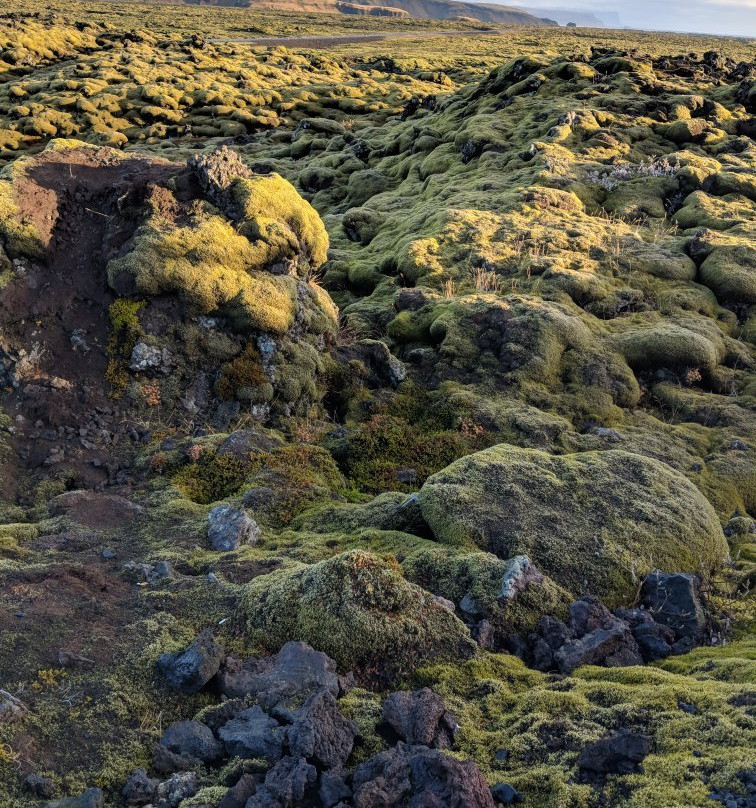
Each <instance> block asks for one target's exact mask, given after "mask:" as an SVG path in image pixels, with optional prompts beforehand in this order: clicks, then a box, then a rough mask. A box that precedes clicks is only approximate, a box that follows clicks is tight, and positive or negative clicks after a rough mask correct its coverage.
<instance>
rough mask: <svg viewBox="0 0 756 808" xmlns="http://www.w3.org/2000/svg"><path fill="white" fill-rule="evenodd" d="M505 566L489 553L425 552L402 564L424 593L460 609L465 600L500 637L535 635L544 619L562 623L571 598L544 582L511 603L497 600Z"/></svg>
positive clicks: (562, 590) (502, 561)
mask: <svg viewBox="0 0 756 808" xmlns="http://www.w3.org/2000/svg"><path fill="white" fill-rule="evenodd" d="M508 566H509V564H508V562H507V561H505V560H502V559H500V558H497V557H496V556H495V555H492V554H490V553H465V552H458V553H454V552H453V551H452V552H450V551H449V548H444V549H443V550H442V549H433V550H424V551H421V552H419V553H414V554H411V555H409V557H407V558H406V560H405V561H403V562H402V567H403V569H404V574H405V576H406V577H407V578H408V579H409V580H410V581H413V582H414V583H416V584H419V585H420V586H422V587H423V588H424V589H427V590H429V591H430V592H433V593H434V594H436V595H441V596H442V597H444V598H446V599H447V600H451V601H452V602H454V603H456V604H458V605H459V603H460V602H461V601H462V599H463V598H465V597H468V598H470V599H472V601H473V602H474V603H475V607H476V609H477V610H478V611H479V612H480V614H485V615H486V618H487V619H488V620H489V621H490V622H491V624H492V625H493V626H494V628H495V629H496V630H497V631H498V632H499V633H500V636H507V635H509V634H512V633H517V634H526V633H528V632H530V631H533V630H534V629H535V627H536V625H537V624H538V622H539V620H540V619H541V617H542V616H543V615H545V614H548V615H551V616H556V617H562V618H566V616H567V607H568V606H569V604H570V602H571V601H572V596H571V595H570V594H569V593H568V592H566V591H565V590H564V589H562V588H561V587H560V586H558V585H557V584H555V583H554V582H553V581H551V580H549V579H548V578H545V579H544V580H543V581H542V582H540V583H533V584H529V585H528V586H527V587H526V588H525V589H524V590H523V591H522V592H519V593H518V594H517V596H516V597H515V598H513V599H511V600H504V599H500V595H501V588H502V581H503V579H504V574H505V572H506V571H507V568H508Z"/></svg>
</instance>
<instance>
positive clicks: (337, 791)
mask: <svg viewBox="0 0 756 808" xmlns="http://www.w3.org/2000/svg"><path fill="white" fill-rule="evenodd" d="M318 796H319V797H320V801H321V802H322V803H323V808H333V806H334V805H336V804H337V803H339V802H341V801H342V800H348V799H349V798H350V797H351V796H352V789H351V788H349V786H348V785H347V784H346V783H345V782H344V779H343V778H342V777H340V776H339V775H338V774H334V773H333V772H323V774H321V775H320V787H319V788H318Z"/></svg>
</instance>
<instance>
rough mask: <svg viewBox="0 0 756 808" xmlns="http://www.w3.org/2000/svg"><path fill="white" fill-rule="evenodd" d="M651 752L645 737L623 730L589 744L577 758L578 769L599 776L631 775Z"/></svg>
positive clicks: (649, 743) (649, 744)
mask: <svg viewBox="0 0 756 808" xmlns="http://www.w3.org/2000/svg"><path fill="white" fill-rule="evenodd" d="M650 750H651V742H650V741H649V739H648V737H646V736H645V735H640V734H639V733H637V732H630V731H629V730H625V731H622V732H618V733H617V734H616V735H612V736H610V737H609V738H602V739H601V740H599V741H596V742H595V743H592V744H589V745H588V746H587V747H586V748H585V749H584V750H583V751H582V753H581V755H580V757H579V758H578V763H577V765H578V768H580V769H583V770H586V771H590V772H596V773H600V774H631V773H632V772H635V771H638V767H639V766H640V764H641V762H642V761H643V759H644V758H645V757H646V755H647V754H648V753H649V752H650Z"/></svg>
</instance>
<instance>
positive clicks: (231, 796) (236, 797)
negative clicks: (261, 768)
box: [218, 774, 259, 808]
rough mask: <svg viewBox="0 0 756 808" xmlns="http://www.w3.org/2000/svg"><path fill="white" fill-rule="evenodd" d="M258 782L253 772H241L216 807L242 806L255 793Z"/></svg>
mask: <svg viewBox="0 0 756 808" xmlns="http://www.w3.org/2000/svg"><path fill="white" fill-rule="evenodd" d="M258 782H259V781H258V778H257V777H255V775H254V774H243V775H242V776H241V777H240V778H239V779H238V780H237V782H236V783H235V784H234V785H233V786H231V788H229V790H228V791H227V792H226V793H225V794H224V795H223V798H222V799H221V801H220V802H219V803H218V808H244V806H245V805H246V804H247V800H248V799H249V798H250V797H251V796H252V795H253V794H254V793H255V789H256V788H257V783H258Z"/></svg>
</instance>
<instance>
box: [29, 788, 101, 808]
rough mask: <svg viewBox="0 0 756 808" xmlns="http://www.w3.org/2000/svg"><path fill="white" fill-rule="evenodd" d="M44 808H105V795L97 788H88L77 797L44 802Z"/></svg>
mask: <svg viewBox="0 0 756 808" xmlns="http://www.w3.org/2000/svg"><path fill="white" fill-rule="evenodd" d="M44 808H105V794H104V793H103V792H102V791H101V790H100V789H99V788H88V789H87V790H86V791H85V792H84V793H83V794H82V795H81V796H79V797H64V798H63V799H60V800H52V802H46V803H45V804H44Z"/></svg>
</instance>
